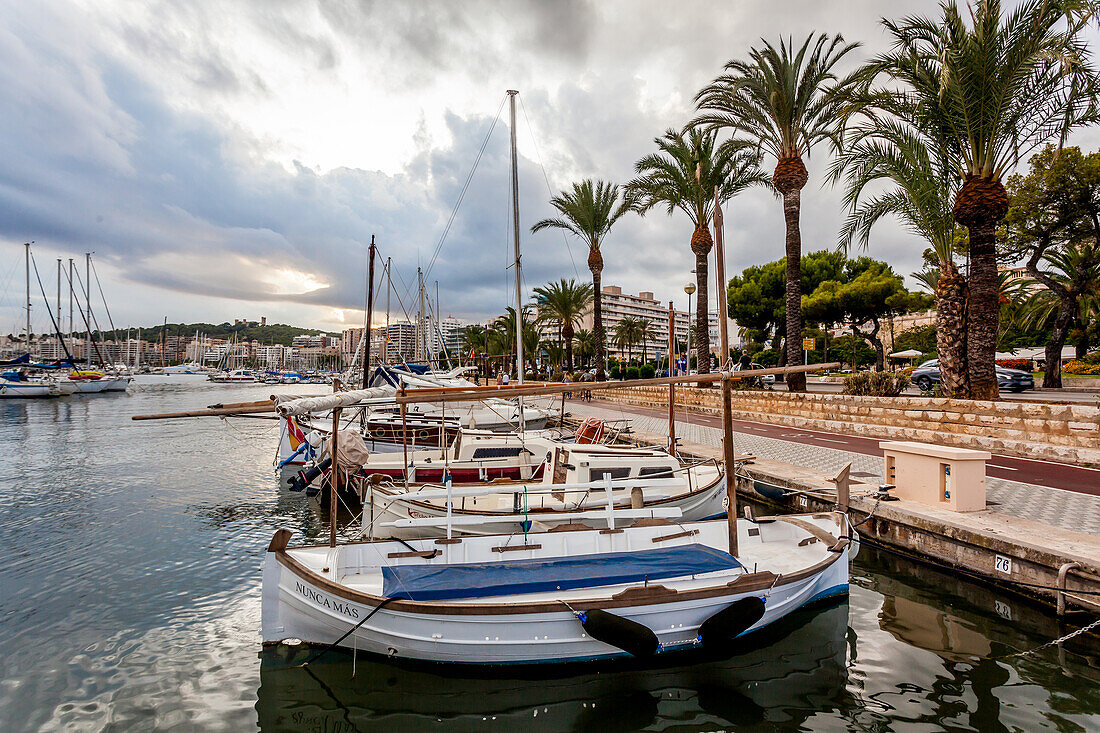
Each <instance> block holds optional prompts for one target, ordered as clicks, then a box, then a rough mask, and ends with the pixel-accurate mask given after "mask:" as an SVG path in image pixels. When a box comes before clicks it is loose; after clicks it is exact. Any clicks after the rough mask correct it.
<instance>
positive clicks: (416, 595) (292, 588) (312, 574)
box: [262, 512, 849, 664]
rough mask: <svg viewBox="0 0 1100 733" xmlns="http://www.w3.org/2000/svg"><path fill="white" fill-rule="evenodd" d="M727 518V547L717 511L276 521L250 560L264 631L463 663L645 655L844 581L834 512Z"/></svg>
mask: <svg viewBox="0 0 1100 733" xmlns="http://www.w3.org/2000/svg"><path fill="white" fill-rule="evenodd" d="M616 514H617V515H620V516H624V515H625V514H626V512H616ZM738 533H739V534H738V544H739V549H740V551H739V554H738V557H737V558H734V557H733V556H731V555H730V554H729V553H728V552H727V551H726V542H727V524H726V522H725V521H708V522H694V523H685V524H675V523H672V522H670V521H668V520H667V519H659V518H657V519H649V520H645V519H642V520H638V521H635V522H634V525H633V526H630V527H628V528H626V529H625V530H623V529H620V530H619V531H617V532H616V531H615V530H614V529H595V528H584V527H577V526H575V527H571V528H566V529H565V531H554V532H542V533H538V534H537V535H528V536H525V535H523V534H514V535H490V536H479V537H463V538H460V539H458V538H456V539H451V540H442V541H441V540H416V541H410V542H400V541H394V540H377V541H368V542H360V543H351V544H341V545H337V546H336V547H328V546H321V547H296V548H288V547H287V543H288V541H289V540H290V537H291V532H290V531H289V530H285V529H283V530H279V531H278V532H277V533H276V535H275V537H274V538H273V539H272V541H271V544H270V545H269V547H268V551H267V554H266V557H265V560H264V571H263V602H262V609H263V610H262V617H263V620H262V635H263V640H264V642H265V643H270V642H279V641H282V640H285V639H288V638H295V639H302V640H306V641H309V642H313V643H318V644H331V643H336V642H338V643H339V646H343V647H346V648H349V649H351V648H355V649H359V650H365V651H368V652H373V653H376V654H380V655H384V656H388V657H398V658H408V659H419V660H431V661H436V662H455V663H469V664H535V663H547V662H570V661H580V660H589V659H602V658H612V657H618V656H626V655H633V656H640V657H645V656H651V655H656V654H664V653H667V652H672V651H683V650H689V649H694V648H699V647H702V646H716V647H722V646H729V645H730V644H736V638H737V637H738V636H740V635H741V634H743V633H748V632H751V631H754V630H757V629H760V628H762V627H764V626H767V625H768V624H770V623H773V622H774V621H776V620H778V619H780V618H782V617H783V616H785V615H787V614H788V613H790V612H791V611H793V610H794V609H796V608H800V607H802V606H804V605H806V604H807V603H810V602H812V601H815V600H819V599H823V598H826V597H830V596H835V595H841V594H846V593H847V591H848V552H849V549H848V540H847V539H846V536H847V535H848V534H849V528H848V524H847V517H846V515H844V514H842V513H838V512H836V513H826V514H815V515H804V516H783V517H774V518H769V519H760V520H757V521H755V522H749V521H742V522H739V523H738ZM505 557H506V558H508V559H507V560H502V558H505ZM764 568H766V569H764Z"/></svg>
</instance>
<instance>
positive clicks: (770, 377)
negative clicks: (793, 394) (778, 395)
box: [733, 364, 775, 384]
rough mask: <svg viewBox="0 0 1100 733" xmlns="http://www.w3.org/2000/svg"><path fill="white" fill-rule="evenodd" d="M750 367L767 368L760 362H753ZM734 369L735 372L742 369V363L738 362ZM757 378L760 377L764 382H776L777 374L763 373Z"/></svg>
mask: <svg viewBox="0 0 1100 733" xmlns="http://www.w3.org/2000/svg"><path fill="white" fill-rule="evenodd" d="M750 367H751V368H752V369H765V368H766V367H764V366H761V365H760V364H751V365H750ZM733 371H735V372H739V371H741V365H740V364H738V365H737V366H735V367H734V368H733ZM756 379H759V380H760V381H761V382H762V383H763V384H775V375H774V374H763V375H761V376H759V377H756Z"/></svg>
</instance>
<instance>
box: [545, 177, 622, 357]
mask: <svg viewBox="0 0 1100 733" xmlns="http://www.w3.org/2000/svg"><path fill="white" fill-rule="evenodd" d="M550 205H551V206H553V207H554V208H555V209H557V210H558V213H559V214H560V215H561V216H559V217H556V218H552V219H543V220H542V221H540V222H538V223H536V224H535V225H534V226H533V227H531V231H532V232H539V231H542V230H543V229H562V230H565V231H567V232H569V233H571V234H573V235H575V236H577V237H579V238H580V239H582V240H583V241H584V243H585V244H587V245H588V269H589V270H590V271H591V272H592V331H593V333H594V334H595V348H596V353H595V357H596V378H597V379H603V378H604V376H605V375H604V371H603V361H604V359H603V355H604V344H606V343H607V339H606V338H605V336H604V329H603V313H602V311H601V307H600V292H601V291H600V277H601V275H602V273H603V254H602V253H601V251H600V247H601V246H602V245H603V242H604V240H605V239H606V237H607V235H608V233H609V232H610V231H611V227H613V226H614V225H615V222H617V221H618V220H619V219H621V218H622V217H623V216H624V215H625V214H626V213H627V212H628V211H631V210H632V209H634V207H635V202H634V198H633V196H631V195H630V193H629V192H624V193H623V195H622V196H621V197H620V195H619V187H618V186H616V185H614V184H611V183H608V182H606V181H595V182H593V181H592V179H591V178H588V179H585V180H583V181H581V182H580V183H574V184H573V190H572V191H562V192H561V193H560V194H558V195H557V196H554V197H553V198H551V199H550Z"/></svg>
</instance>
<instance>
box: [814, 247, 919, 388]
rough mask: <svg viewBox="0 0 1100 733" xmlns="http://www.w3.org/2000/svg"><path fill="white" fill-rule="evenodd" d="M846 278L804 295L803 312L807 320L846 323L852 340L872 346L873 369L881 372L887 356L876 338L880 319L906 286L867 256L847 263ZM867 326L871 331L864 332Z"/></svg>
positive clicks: (825, 284)
mask: <svg viewBox="0 0 1100 733" xmlns="http://www.w3.org/2000/svg"><path fill="white" fill-rule="evenodd" d="M845 275H846V279H845V280H844V281H839V280H826V281H825V282H823V283H821V284H820V285H819V286H818V287H817V288H816V289H815V290H814V291H813V292H812V293H811V294H810V295H808V296H803V297H802V310H803V313H805V315H806V318H807V320H814V321H820V322H824V323H829V324H831V323H841V322H843V323H847V324H848V325H849V326H850V327H851V329H852V335H853V336H854V337H856V338H863V339H866V340H867V341H869V342H870V343H871V346H872V347H873V348H874V350H875V368H876V369H878V370H879V371H882V370H883V368H884V365H885V357H886V354H885V349H884V348H883V343H882V339H881V338H880V337H879V332H880V330H881V327H882V319H883V318H884V317H885V316H886V315H888V314H889V313H891V308H892V306H893V304H894V303H896V302H897V301H898V300H899V296H902V295H904V294H905V293H906V290H905V287H904V286H903V285H902V280H901V277H899V276H898V275H897V274H895V273H894V271H893V270H892V269H891V268H890V266H889V265H887V264H886V263H885V262H878V261H876V260H872V259H871V258H869V257H861V258H859V259H857V260H853V261H851V262H849V263H848V266H847V267H846V272H845ZM868 323H869V324H870V328H869V329H867V330H864V328H863V327H864V326H865V325H866V324H868ZM834 346H835V341H834Z"/></svg>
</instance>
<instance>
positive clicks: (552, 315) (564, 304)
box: [534, 278, 592, 371]
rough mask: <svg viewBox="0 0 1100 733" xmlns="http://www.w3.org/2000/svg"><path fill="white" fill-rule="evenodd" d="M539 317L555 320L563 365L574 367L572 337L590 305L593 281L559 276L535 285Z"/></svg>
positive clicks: (567, 368) (567, 367) (568, 368)
mask: <svg viewBox="0 0 1100 733" xmlns="http://www.w3.org/2000/svg"><path fill="white" fill-rule="evenodd" d="M534 294H535V300H536V307H537V308H538V313H539V318H541V319H543V320H544V321H547V320H549V321H554V322H556V323H557V324H558V335H559V336H560V337H561V340H562V341H563V342H564V344H563V345H564V346H565V368H566V370H568V371H572V370H573V337H574V335H576V327H577V324H579V323H580V320H581V318H583V317H584V315H585V314H586V313H588V311H589V310H590V309H591V307H592V285H590V284H589V283H578V282H577V281H576V280H573V279H569V280H566V279H565V278H562V279H561V280H560V281H559V282H556V283H549V284H547V285H542V286H540V287H537V288H535V290H534Z"/></svg>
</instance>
